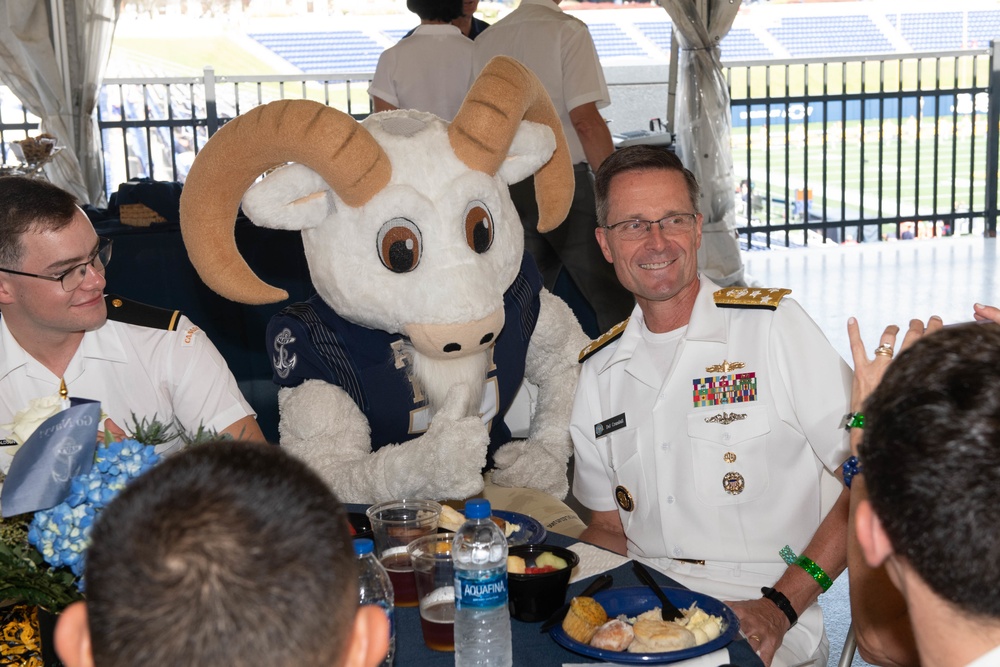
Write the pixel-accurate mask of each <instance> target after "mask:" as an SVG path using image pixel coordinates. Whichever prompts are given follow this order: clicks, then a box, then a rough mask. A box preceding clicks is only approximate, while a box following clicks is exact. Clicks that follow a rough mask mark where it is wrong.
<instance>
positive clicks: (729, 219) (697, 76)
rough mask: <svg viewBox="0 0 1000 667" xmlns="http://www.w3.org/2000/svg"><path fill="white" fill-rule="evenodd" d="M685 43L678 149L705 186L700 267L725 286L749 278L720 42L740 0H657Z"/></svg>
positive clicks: (676, 119)
mask: <svg viewBox="0 0 1000 667" xmlns="http://www.w3.org/2000/svg"><path fill="white" fill-rule="evenodd" d="M657 1H658V2H659V4H660V6H662V7H663V8H664V9H665V10H667V13H668V14H669V15H670V19H671V20H672V21H673V24H674V37H675V39H677V40H678V42H679V44H680V50H679V57H678V64H677V71H678V78H677V93H676V96H675V97H674V110H673V111H674V113H673V128H672V129H673V131H674V135H675V137H676V144H677V154H678V156H679V157H680V158H681V160H682V161H683V162H684V165H685V166H686V167H687V168H688V169H690V170H691V171H692V172H693V173H694V175H695V176H696V177H697V179H698V183H699V184H700V185H701V201H700V202H699V204H700V207H701V212H702V213H703V214H704V216H705V223H704V231H703V235H702V244H701V249H700V250H699V252H698V266H699V267H700V268H701V270H702V271H703V272H704V273H705V274H706V275H707V276H708V277H709V278H711V279H712V280H714V281H715V282H717V283H719V284H721V285H732V284H742V283H743V282H744V279H745V277H744V275H743V260H742V258H741V257H740V247H739V241H738V240H737V239H736V235H735V232H734V230H735V229H736V201H735V196H734V195H735V175H734V171H733V153H732V144H731V141H730V130H731V128H732V117H731V112H730V106H729V89H728V87H727V85H726V81H725V79H724V78H723V76H722V61H721V52H720V49H719V43H720V42H721V41H722V38H723V37H725V36H726V34H727V33H728V32H729V29H730V28H731V27H732V25H733V21H734V20H735V19H736V14H737V12H738V11H739V8H740V0H657Z"/></svg>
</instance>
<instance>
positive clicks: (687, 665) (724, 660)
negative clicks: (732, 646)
mask: <svg viewBox="0 0 1000 667" xmlns="http://www.w3.org/2000/svg"><path fill="white" fill-rule="evenodd" d="M594 664H595V663H592V662H591V663H587V664H578V663H571V662H566V663H563V667H594ZM596 664H599V665H611V664H612V663H610V662H601V663H596ZM727 664H729V649H725V648H720V649H719V650H718V651H713V652H711V653H708V654H705V655H699V656H698V657H697V658H688V659H687V660H681V661H680V662H672V663H670V667H719V665H727Z"/></svg>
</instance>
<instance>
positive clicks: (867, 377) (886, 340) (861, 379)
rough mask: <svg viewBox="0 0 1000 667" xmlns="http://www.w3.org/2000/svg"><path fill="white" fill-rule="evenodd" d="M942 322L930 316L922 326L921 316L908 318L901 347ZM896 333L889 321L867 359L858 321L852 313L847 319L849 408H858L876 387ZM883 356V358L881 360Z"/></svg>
mask: <svg viewBox="0 0 1000 667" xmlns="http://www.w3.org/2000/svg"><path fill="white" fill-rule="evenodd" d="M942 326H944V323H943V322H942V321H941V318H940V317H938V316H936V315H935V316H933V317H931V318H930V319H929V320H927V325H926V326H925V325H924V323H923V322H921V321H920V320H910V328H909V329H907V331H906V335H905V336H904V337H903V343H902V345H900V347H899V349H900V350H905V349H906V348H908V347H910V346H911V345H913V343H915V342H916V341H917V340H918V339H919V338H920V337H921V336H924V335H925V334H929V333H933V332H935V331H937V330H938V329H940V328H941V327H942ZM897 334H899V327H897V326H896V325H895V324H890V325H889V326H887V327H886V328H885V331H883V332H882V336H881V337H880V338H879V345H878V347H876V348H875V351H874V355H875V356H874V358H872V359H869V358H868V354H867V353H866V352H865V345H864V343H863V342H862V341H861V332H860V330H859V327H858V321H857V320H856V319H854V318H853V317H852V318H850V319H848V320H847V336H848V338H849V339H850V341H851V356H852V357H853V358H854V385H853V388H852V390H851V410H852V411H855V412H858V411H861V410H862V408H863V405H864V402H865V400H867V398H868V396H869V395H870V394H871V393H872V392H873V391H874V390H875V387H877V386H878V383H879V382H880V381H881V380H882V376H883V375H884V374H885V369H886V368H888V367H889V364H888V362H890V361H892V357H893V355H894V349H895V344H896V336H897ZM883 359H884V361H882V360H883Z"/></svg>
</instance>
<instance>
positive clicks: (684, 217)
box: [604, 213, 698, 241]
mask: <svg viewBox="0 0 1000 667" xmlns="http://www.w3.org/2000/svg"><path fill="white" fill-rule="evenodd" d="M697 220H698V214H697V213H671V214H670V215H668V216H665V217H662V218H660V219H659V220H623V221H621V222H616V223H615V224H613V225H604V229H606V230H607V231H609V232H611V233H613V234H615V235H616V236H617V237H618V238H620V239H622V240H624V241H638V240H639V239H642V238H644V237H645V236H647V235H648V234H649V232H650V230H651V229H652V228H653V225H658V226H659V227H660V231H662V232H663V233H664V234H666V235H667V236H674V235H677V234H684V233H686V232H689V231H691V229H692V228H694V226H695V223H696V222H697Z"/></svg>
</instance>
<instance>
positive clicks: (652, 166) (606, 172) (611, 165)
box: [594, 144, 701, 225]
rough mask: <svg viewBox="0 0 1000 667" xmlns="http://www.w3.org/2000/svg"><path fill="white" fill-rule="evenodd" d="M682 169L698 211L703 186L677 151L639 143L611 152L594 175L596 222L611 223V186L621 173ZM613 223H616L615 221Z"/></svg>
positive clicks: (694, 208)
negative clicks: (609, 210)
mask: <svg viewBox="0 0 1000 667" xmlns="http://www.w3.org/2000/svg"><path fill="white" fill-rule="evenodd" d="M656 169H662V170H664V171H679V172H680V173H681V174H683V176H684V181H685V183H687V189H688V196H689V197H690V198H691V211H692V212H694V213H698V210H699V209H698V199H699V198H700V196H701V188H700V187H699V186H698V180H697V179H696V178H695V177H694V174H692V173H691V171H690V170H688V169H685V168H684V164H683V163H682V162H681V159H680V158H679V157H677V155H676V154H675V153H674V152H673V151H670V150H668V149H666V148H663V147H661V146H647V145H644V144H638V145H635V146H628V147H626V148H620V149H618V150H616V151H615V152H614V153H612V154H611V155H609V156H608V158H607V159H606V160H604V162H602V163H601V167H600V168H599V169H598V170H597V174H595V175H594V196H595V198H596V201H597V224H599V225H606V224H608V207H609V206H610V204H609V202H608V196H609V194H610V190H611V180H612V179H613V178H614V177H615V176H617V175H618V174H621V173H624V172H627V171H652V170H656ZM612 224H613V223H612Z"/></svg>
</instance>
